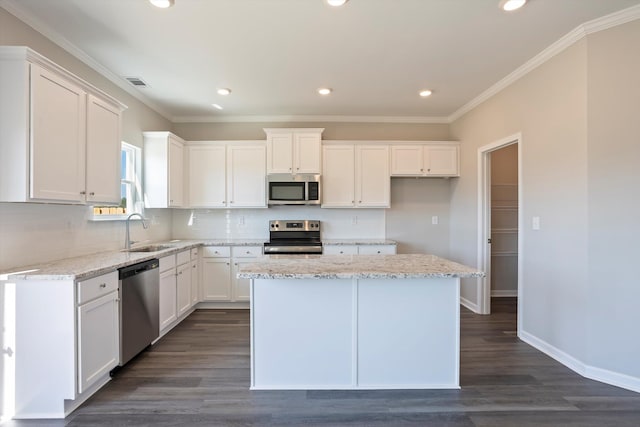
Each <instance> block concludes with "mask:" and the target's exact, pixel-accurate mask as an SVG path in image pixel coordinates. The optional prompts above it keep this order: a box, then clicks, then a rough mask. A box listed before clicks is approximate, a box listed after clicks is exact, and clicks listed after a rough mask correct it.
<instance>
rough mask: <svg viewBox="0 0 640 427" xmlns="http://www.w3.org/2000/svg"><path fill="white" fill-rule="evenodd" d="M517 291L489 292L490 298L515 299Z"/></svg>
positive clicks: (497, 290)
mask: <svg viewBox="0 0 640 427" xmlns="http://www.w3.org/2000/svg"><path fill="white" fill-rule="evenodd" d="M517 296H518V290H517V289H504V290H500V289H496V290H492V291H491V297H492V298H506V297H517Z"/></svg>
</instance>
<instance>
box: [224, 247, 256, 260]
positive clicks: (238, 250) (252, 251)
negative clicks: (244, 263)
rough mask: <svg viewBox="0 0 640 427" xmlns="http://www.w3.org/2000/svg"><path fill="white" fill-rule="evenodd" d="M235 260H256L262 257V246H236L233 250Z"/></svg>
mask: <svg viewBox="0 0 640 427" xmlns="http://www.w3.org/2000/svg"><path fill="white" fill-rule="evenodd" d="M231 255H232V256H233V257H234V258H255V257H259V256H262V246H234V247H233V248H231Z"/></svg>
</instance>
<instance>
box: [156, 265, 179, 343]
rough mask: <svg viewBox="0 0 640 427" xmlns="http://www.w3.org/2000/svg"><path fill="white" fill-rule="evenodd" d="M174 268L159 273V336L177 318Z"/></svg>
mask: <svg viewBox="0 0 640 427" xmlns="http://www.w3.org/2000/svg"><path fill="white" fill-rule="evenodd" d="M176 288H177V280H176V272H175V268H172V269H170V270H167V271H164V272H161V273H160V310H159V312H160V334H162V332H163V331H164V330H165V329H166V328H168V327H169V326H170V325H171V324H172V323H173V322H174V321H175V320H176V319H177V318H178V310H177V309H176Z"/></svg>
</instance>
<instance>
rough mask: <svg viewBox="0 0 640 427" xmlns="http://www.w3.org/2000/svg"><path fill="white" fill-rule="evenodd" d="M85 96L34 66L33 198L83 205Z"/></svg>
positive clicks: (32, 78) (69, 83) (32, 114)
mask: <svg viewBox="0 0 640 427" xmlns="http://www.w3.org/2000/svg"><path fill="white" fill-rule="evenodd" d="M86 102H87V101H86V94H85V92H84V91H83V90H82V89H81V88H80V87H78V86H76V85H74V84H72V83H71V82H68V81H66V80H65V79H63V78H62V77H59V76H57V75H55V74H53V73H50V72H48V71H47V70H44V69H43V68H40V67H38V66H37V65H31V120H32V122H31V149H30V151H31V176H30V178H31V179H30V181H31V183H30V187H31V188H30V194H31V198H34V199H44V200H60V201H68V202H84V200H85V195H84V194H85V140H86V133H85V132H86V116H85V115H86Z"/></svg>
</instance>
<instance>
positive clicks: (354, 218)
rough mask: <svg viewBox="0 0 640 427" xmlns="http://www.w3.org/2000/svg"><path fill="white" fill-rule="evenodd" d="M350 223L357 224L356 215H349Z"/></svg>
mask: <svg viewBox="0 0 640 427" xmlns="http://www.w3.org/2000/svg"><path fill="white" fill-rule="evenodd" d="M351 225H358V216H357V215H354V216H352V217H351Z"/></svg>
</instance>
